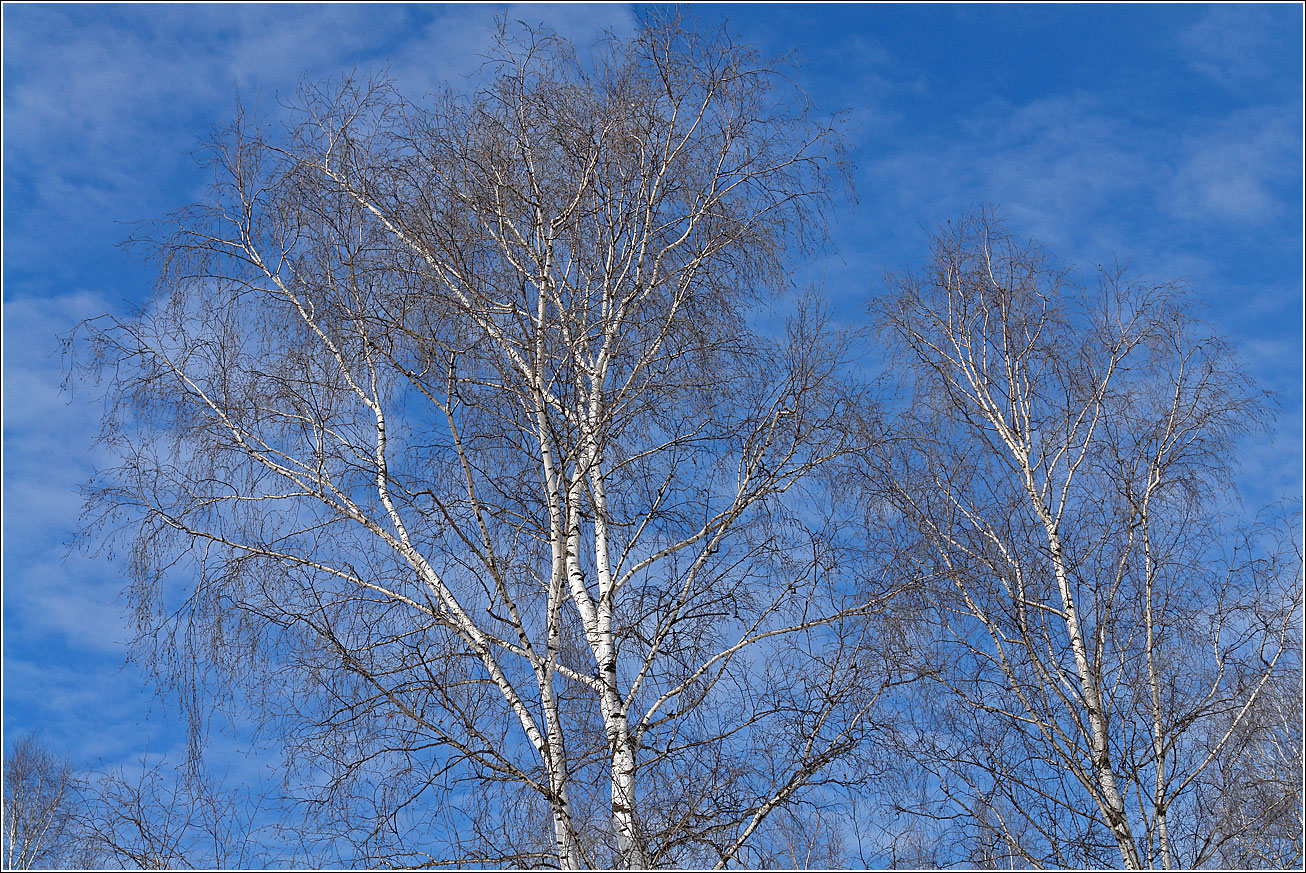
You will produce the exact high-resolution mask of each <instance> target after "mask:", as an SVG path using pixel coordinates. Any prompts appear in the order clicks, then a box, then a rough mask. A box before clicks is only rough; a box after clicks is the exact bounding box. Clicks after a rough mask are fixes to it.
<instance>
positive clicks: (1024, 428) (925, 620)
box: [874, 214, 1302, 869]
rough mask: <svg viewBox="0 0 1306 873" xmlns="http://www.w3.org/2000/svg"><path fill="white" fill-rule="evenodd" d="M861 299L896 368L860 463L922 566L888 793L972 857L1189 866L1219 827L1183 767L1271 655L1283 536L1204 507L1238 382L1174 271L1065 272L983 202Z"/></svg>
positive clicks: (1222, 488)
mask: <svg viewBox="0 0 1306 873" xmlns="http://www.w3.org/2000/svg"><path fill="white" fill-rule="evenodd" d="M875 309H876V311H877V314H878V317H879V319H880V323H881V326H882V329H883V331H884V335H885V336H887V337H888V338H889V339H890V340H891V342H892V343H893V344H894V346H895V348H897V349H898V350H899V351H900V352H901V355H900V360H899V364H900V366H901V369H900V371H899V372H900V373H901V374H902V375H903V376H905V377H906V379H909V380H912V382H911V383H909V384H914V392H913V393H912V394H911V398H910V404H911V405H910V408H909V409H908V410H907V411H905V412H904V413H903V415H902V417H901V419H900V420H899V421H898V422H897V431H898V434H899V436H900V437H902V439H901V440H899V441H897V442H895V443H894V445H893V448H892V450H888V449H886V450H885V451H882V452H879V453H878V454H877V457H878V460H877V462H876V472H875V474H874V477H875V483H876V488H878V489H880V491H879V493H880V494H881V496H882V498H883V501H884V503H883V507H884V508H883V514H884V517H885V519H886V526H888V525H896V527H897V530H898V535H899V536H900V537H901V539H900V540H899V546H900V548H901V552H900V555H901V556H902V559H901V561H900V563H899V565H898V566H899V570H900V572H903V573H906V574H909V575H914V576H915V577H916V578H918V579H919V580H921V581H922V583H929V584H928V586H927V587H922V588H921V589H920V591H921V599H920V601H919V602H918V603H917V611H916V613H915V616H914V617H910V618H911V623H912V626H913V628H914V630H913V633H915V634H917V636H916V639H917V640H918V644H917V645H916V646H915V647H914V649H913V650H914V651H915V652H916V653H917V661H916V663H917V665H918V667H919V670H920V672H921V673H922V674H923V675H927V676H928V677H929V686H930V689H931V690H930V693H928V694H924V693H922V694H918V695H915V696H913V697H912V698H911V699H908V700H905V701H904V703H903V706H904V709H905V710H906V711H908V712H910V713H911V718H910V719H909V721H908V726H907V727H905V728H904V729H903V732H902V733H901V734H900V735H899V736H898V739H897V741H896V747H898V748H902V749H904V750H908V751H910V752H911V760H912V761H913V762H915V763H916V764H918V765H920V766H921V767H923V772H924V774H925V775H926V776H927V778H928V781H929V789H928V790H927V791H926V792H925V794H924V795H923V797H922V800H921V802H920V803H919V804H917V805H916V806H915V807H914V811H915V812H917V813H919V814H922V815H925V816H930V817H934V818H936V819H938V820H940V821H948V820H951V821H956V822H959V828H960V829H961V831H963V832H964V833H965V834H966V835H967V840H968V842H969V845H970V849H969V850H968V852H969V860H971V861H972V862H976V863H981V864H1003V865H1006V864H1011V863H1015V864H1018V865H1025V864H1033V865H1038V866H1045V865H1054V866H1069V867H1076V866H1089V867H1095V866H1118V865H1123V866H1124V867H1127V868H1131V869H1137V868H1141V867H1159V868H1165V869H1171V868H1174V867H1177V866H1186V865H1190V864H1202V863H1209V862H1210V860H1211V857H1212V856H1211V854H1210V851H1209V849H1210V847H1211V846H1212V845H1214V844H1216V843H1220V842H1223V841H1225V840H1227V839H1228V838H1229V837H1230V836H1232V835H1231V834H1229V833H1225V832H1223V829H1226V828H1227V827H1229V826H1232V825H1234V824H1235V822H1233V820H1232V819H1230V818H1229V817H1227V816H1226V817H1220V816H1214V815H1210V814H1208V813H1207V812H1203V810H1202V809H1201V808H1200V807H1201V806H1202V805H1203V804H1202V803H1200V802H1199V799H1200V797H1201V796H1203V795H1205V796H1206V797H1208V798H1209V794H1208V793H1207V792H1208V789H1209V786H1207V787H1204V786H1206V785H1207V784H1206V782H1205V781H1204V780H1207V779H1208V778H1210V777H1212V776H1213V775H1214V774H1215V773H1216V772H1217V771H1218V770H1219V769H1220V768H1222V767H1224V766H1225V765H1226V764H1228V763H1231V762H1233V761H1235V760H1236V759H1238V757H1239V753H1238V746H1239V745H1240V744H1241V742H1242V740H1240V739H1239V737H1240V736H1242V735H1243V733H1244V731H1247V730H1249V729H1250V728H1251V727H1252V721H1253V720H1254V719H1255V718H1257V717H1258V716H1257V715H1256V713H1257V712H1258V711H1259V710H1260V708H1261V707H1262V706H1263V704H1264V703H1265V702H1266V699H1267V691H1268V690H1269V689H1272V688H1273V687H1274V686H1273V684H1272V683H1277V682H1280V681H1283V680H1284V677H1292V676H1298V675H1299V674H1298V673H1297V672H1295V671H1296V670H1298V667H1297V664H1298V662H1297V660H1296V655H1295V652H1296V650H1297V648H1298V647H1299V645H1300V607H1301V585H1302V575H1301V561H1300V549H1299V547H1298V548H1297V549H1286V550H1285V549H1275V548H1270V549H1267V548H1265V547H1264V546H1263V540H1264V537H1263V536H1259V535H1252V536H1249V537H1248V538H1247V539H1246V540H1245V541H1243V540H1240V539H1239V538H1238V536H1237V530H1236V526H1235V525H1233V524H1232V523H1231V522H1230V520H1229V519H1230V516H1231V514H1232V513H1233V512H1235V511H1236V506H1232V505H1231V504H1230V485H1229V482H1230V474H1231V471H1232V469H1233V468H1234V466H1235V463H1236V452H1237V447H1238V439H1239V437H1240V436H1241V435H1242V434H1244V433H1246V432H1247V431H1248V430H1249V429H1251V428H1255V427H1256V426H1257V425H1258V423H1259V422H1260V421H1261V420H1262V417H1263V415H1264V407H1263V405H1262V399H1261V398H1260V397H1259V396H1258V395H1257V394H1256V392H1255V391H1254V389H1253V386H1251V384H1250V383H1249V381H1248V380H1247V379H1246V378H1245V377H1244V376H1243V374H1242V373H1243V371H1242V370H1241V369H1240V367H1239V366H1238V364H1237V362H1236V360H1235V359H1234V357H1233V354H1232V351H1231V349H1230V347H1229V345H1228V344H1227V343H1226V342H1224V341H1223V340H1221V339H1220V338H1218V337H1216V336H1214V335H1212V333H1211V332H1210V331H1209V330H1208V329H1207V328H1205V327H1204V326H1203V325H1202V324H1201V323H1200V322H1199V321H1198V320H1197V319H1196V317H1195V316H1194V314H1193V307H1192V304H1191V302H1190V300H1189V297H1188V295H1187V293H1186V292H1185V290H1184V289H1183V288H1181V287H1179V286H1176V285H1169V284H1155V283H1147V282H1141V281H1138V280H1135V279H1132V278H1131V277H1130V276H1129V275H1128V273H1127V272H1125V271H1123V270H1106V271H1103V272H1102V273H1101V275H1100V277H1099V280H1098V281H1097V282H1096V283H1084V282H1082V281H1081V280H1080V279H1079V278H1078V277H1077V276H1076V274H1074V273H1073V272H1070V271H1068V270H1066V269H1064V268H1062V267H1061V266H1059V265H1058V264H1057V263H1056V262H1055V261H1054V260H1053V259H1052V258H1051V257H1050V256H1049V255H1048V254H1047V253H1046V252H1044V251H1043V250H1042V249H1041V248H1040V247H1038V246H1037V245H1036V244H1033V243H1023V242H1021V241H1020V240H1018V239H1016V238H1015V237H1013V236H1012V235H1010V234H1009V233H1007V232H1006V231H1005V229H1004V227H1003V226H1002V224H1001V222H1000V221H997V220H995V219H994V218H993V217H992V216H990V215H987V214H980V215H978V216H973V217H969V218H966V219H963V220H960V221H957V222H951V223H949V224H948V225H947V227H946V228H945V229H944V230H943V231H942V232H941V233H940V234H939V236H938V237H937V238H936V240H935V244H934V249H933V256H932V261H931V263H930V265H929V267H928V269H927V270H926V271H925V272H924V273H923V274H921V275H912V276H902V277H897V278H895V279H894V280H893V281H892V283H891V290H890V293H889V294H888V295H886V296H885V297H884V298H883V299H882V300H880V301H878V302H877V303H876V305H875ZM1297 524H1299V520H1297V521H1286V520H1285V521H1281V522H1280V523H1279V524H1278V525H1277V526H1276V527H1274V530H1273V532H1278V533H1279V534H1280V535H1281V536H1282V534H1283V533H1284V532H1287V531H1290V530H1292V529H1293V528H1294V527H1295V526H1296V525H1297ZM1261 533H1263V531H1262V532H1261ZM1282 538H1283V539H1285V540H1286V539H1287V538H1286V537H1282ZM926 592H928V593H926ZM903 615H904V617H909V613H907V612H906V611H904V612H903ZM1253 732H1254V731H1253ZM1199 789H1201V790H1199ZM1293 803H1294V804H1299V803H1300V800H1299V799H1294V801H1293ZM1180 832H1182V833H1183V835H1184V836H1183V837H1182V838H1178V837H1177V834H1179V833H1180Z"/></svg>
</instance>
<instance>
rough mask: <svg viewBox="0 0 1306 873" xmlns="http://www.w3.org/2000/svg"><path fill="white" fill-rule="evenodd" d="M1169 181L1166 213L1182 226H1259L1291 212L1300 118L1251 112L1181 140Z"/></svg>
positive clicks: (1296, 185) (1282, 112) (1272, 111)
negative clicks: (1203, 223)
mask: <svg viewBox="0 0 1306 873" xmlns="http://www.w3.org/2000/svg"><path fill="white" fill-rule="evenodd" d="M1180 156H1181V157H1180V163H1179V165H1178V166H1177V168H1176V170H1175V172H1174V175H1173V176H1172V177H1171V178H1170V179H1169V181H1168V189H1169V196H1170V202H1169V203H1168V204H1167V208H1168V210H1169V212H1170V214H1172V215H1174V216H1175V217H1177V218H1180V219H1183V220H1185V221H1216V222H1222V223H1231V224H1238V225H1242V226H1247V225H1264V224H1267V223H1270V222H1276V221H1281V220H1283V219H1284V218H1285V217H1286V215H1287V213H1288V211H1289V210H1290V209H1291V210H1293V211H1296V209H1295V207H1296V205H1297V204H1298V203H1299V197H1300V190H1301V189H1300V185H1301V177H1300V172H1299V171H1300V166H1301V164H1300V161H1301V116H1300V113H1294V112H1290V111H1287V110H1284V109H1275V108H1254V109H1247V110H1243V111H1241V112H1238V113H1235V114H1233V115H1232V116H1230V117H1228V118H1225V119H1223V120H1222V121H1221V122H1220V124H1219V125H1217V126H1215V127H1214V129H1211V130H1208V131H1200V132H1195V133H1192V134H1190V135H1188V136H1187V137H1185V138H1184V140H1183V142H1182V145H1181V147H1180Z"/></svg>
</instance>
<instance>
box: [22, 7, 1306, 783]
mask: <svg viewBox="0 0 1306 873" xmlns="http://www.w3.org/2000/svg"><path fill="white" fill-rule="evenodd" d="M692 13H693V14H694V15H695V16H697V17H698V18H700V19H702V20H703V21H705V22H714V21H716V20H718V19H719V18H720V17H721V16H725V17H726V18H728V20H729V22H730V27H731V29H732V31H733V32H734V33H735V35H736V37H737V38H738V39H739V40H741V41H745V42H752V43H756V44H758V45H760V46H761V47H762V48H763V50H764V51H766V52H768V53H776V54H778V53H784V52H793V53H795V54H796V55H797V56H798V57H799V58H800V59H801V60H802V61H803V62H804V66H802V67H801V69H800V70H799V71H798V72H797V73H796V80H797V81H798V83H799V84H800V85H801V86H802V87H803V88H804V89H805V90H806V92H807V93H808V94H809V96H810V97H811V99H812V100H813V102H814V103H815V105H816V106H817V107H818V108H819V109H820V110H823V111H828V112H833V111H845V112H846V118H847V122H848V135H849V143H850V146H851V158H852V161H853V165H854V183H855V187H856V196H857V202H856V204H855V205H852V204H845V205H842V206H840V207H838V209H837V210H836V212H835V213H834V215H833V243H834V246H833V251H832V253H831V254H830V255H829V256H828V257H826V258H825V259H823V260H822V261H820V262H819V263H816V264H813V265H811V266H809V267H807V268H806V270H807V271H808V272H809V273H810V278H811V279H813V280H816V281H819V282H821V283H822V284H823V286H824V288H825V290H826V293H828V294H829V296H830V298H831V301H832V304H833V306H834V307H835V309H836V311H837V312H840V313H842V314H844V315H845V316H846V317H848V318H856V317H859V314H860V312H861V308H862V306H863V304H864V302H865V301H866V300H867V299H868V298H869V297H870V296H871V295H874V294H876V293H878V292H879V291H880V290H881V289H882V288H883V275H884V273H885V272H886V271H887V270H901V269H905V268H909V267H911V266H912V265H913V264H918V263H920V261H921V259H922V258H923V256H924V254H925V252H926V250H927V248H928V235H929V232H930V230H931V229H932V228H934V227H935V226H936V225H938V224H939V223H941V222H942V221H943V220H944V219H947V218H949V217H950V216H953V215H956V214H958V213H959V212H962V211H965V210H968V209H971V208H974V207H976V206H978V205H981V204H996V205H998V206H1000V207H1001V209H1002V211H1003V212H1004V213H1005V214H1006V215H1007V216H1008V218H1009V220H1010V226H1011V228H1012V229H1013V230H1014V231H1015V232H1017V233H1018V234H1022V235H1029V236H1033V237H1036V238H1039V239H1041V240H1043V241H1044V242H1046V243H1047V244H1048V245H1049V247H1050V248H1051V249H1052V250H1054V251H1056V252H1058V253H1060V254H1061V255H1063V256H1064V257H1065V258H1066V259H1067V260H1068V261H1070V262H1072V263H1074V264H1077V265H1079V266H1081V267H1086V268H1088V269H1092V268H1093V267H1094V266H1095V265H1097V264H1100V263H1108V262H1110V261H1112V260H1115V259H1119V260H1125V259H1131V260H1132V261H1133V263H1134V265H1135V268H1136V270H1137V273H1138V274H1139V275H1141V276H1145V277H1148V278H1154V279H1158V280H1168V279H1185V280H1187V281H1188V282H1190V283H1191V284H1192V285H1193V287H1194V288H1195V289H1196V290H1197V293H1198V295H1199V297H1200V298H1201V300H1202V301H1203V302H1204V303H1205V304H1206V306H1207V315H1208V317H1209V318H1210V319H1211V320H1212V321H1213V322H1214V323H1215V324H1216V326H1217V327H1218V329H1219V330H1221V331H1222V332H1224V333H1226V334H1228V335H1231V336H1233V337H1235V338H1236V339H1237V341H1238V343H1239V346H1240V348H1241V351H1242V354H1243V356H1244V358H1245V360H1246V361H1247V364H1248V367H1249V368H1250V370H1251V372H1252V373H1253V375H1254V376H1255V377H1256V378H1257V379H1258V381H1259V382H1260V384H1261V385H1262V386H1263V387H1265V388H1267V389H1269V390H1270V391H1272V392H1273V394H1274V396H1275V398H1276V400H1277V402H1278V404H1279V405H1280V407H1281V412H1282V414H1281V416H1280V418H1279V420H1278V422H1277V423H1276V425H1275V426H1274V428H1273V429H1272V431H1271V433H1269V434H1267V435H1265V436H1263V437H1258V438H1256V439H1253V440H1250V441H1248V443H1247V444H1246V446H1245V455H1246V466H1245V468H1244V476H1243V479H1242V486H1243V489H1244V493H1245V495H1246V497H1247V500H1248V502H1249V503H1255V504H1259V503H1263V502H1265V501H1268V500H1272V499H1275V498H1277V497H1282V496H1291V495H1300V493H1301V482H1302V467H1301V449H1302V133H1301V131H1302V90H1301V73H1302V54H1301V45H1302V42H1301V40H1302V11H1301V8H1300V7H1299V6H1298V5H1297V4H1295V3H1289V4H1279V5H1257V6H1204V5H1185V6H1175V5H1164V4H1163V5H1148V6H1114V5H1092V6H1028V5H1012V6H988V5H984V6H980V5H975V6H971V5H948V6H906V5H834V4H830V5H812V4H804V5H802V6H799V5H788V4H778V5H766V6H761V5H749V4H741V5H703V6H696V7H694V8H693V9H692ZM496 14H505V15H506V16H507V17H508V18H510V19H521V20H523V21H526V22H528V23H531V24H538V23H545V24H547V25H549V26H551V27H553V28H554V29H556V30H558V31H560V32H562V33H564V34H565V35H567V36H570V37H571V38H572V39H574V40H575V41H577V42H578V43H580V44H584V43H586V42H588V41H590V40H591V39H592V38H594V37H596V36H599V35H600V34H601V33H602V32H603V31H604V30H605V29H608V28H611V29H613V30H616V31H618V32H622V31H626V30H629V29H630V28H631V27H632V22H633V14H632V8H631V7H627V6H620V5H562V6H551V5H531V6H512V7H501V6H491V5H475V6H472V5H463V6H438V5H437V6H407V5H380V4H376V5H370V6H368V7H366V8H363V7H358V6H348V5H330V6H288V5H284V6H252V5H245V6H216V5H193V6H154V5H150V6H146V5H134V6H106V5H63V6H54V5H18V4H5V6H4V12H3V15H4V36H3V42H4V44H3V48H4V60H3V65H4V97H3V106H4V133H3V136H4V140H3V148H4V195H3V196H4V232H3V260H4V270H3V276H4V291H3V302H4V307H3V324H4V350H3V366H4V371H3V372H4V385H3V388H4V399H3V414H4V423H3V435H4V445H3V451H4V458H3V460H4V466H3V485H4V516H3V535H4V540H3V559H4V628H3V629H4V644H3V645H4V692H3V694H4V731H5V737H6V740H5V745H6V749H7V748H8V747H9V744H10V742H12V737H13V736H15V735H16V733H17V732H18V731H21V730H26V729H39V730H40V731H41V732H43V733H44V734H45V735H46V736H47V737H48V739H49V740H50V741H51V742H52V744H54V745H55V746H57V747H60V748H63V749H64V750H66V751H67V752H68V753H70V754H71V755H72V756H73V757H75V758H76V759H78V760H81V761H86V762H94V761H95V760H97V759H103V760H105V761H109V762H112V761H123V760H128V759H131V758H133V757H134V756H136V755H138V754H139V753H140V752H142V751H144V749H145V745H146V740H147V738H148V742H149V746H150V749H151V751H153V752H161V753H167V752H169V751H170V750H172V749H174V748H175V747H176V744H177V742H178V737H179V734H178V731H177V729H176V726H175V724H169V722H168V721H167V719H166V718H165V714H164V708H162V707H160V706H158V705H152V704H151V696H150V693H149V690H148V687H147V686H146V685H145V682H144V677H143V674H142V672H141V671H140V670H139V669H137V668H136V667H133V666H127V667H125V668H124V667H123V654H124V650H123V648H122V642H123V641H124V640H125V639H126V637H127V635H128V633H129V629H128V626H127V624H126V622H125V620H124V618H123V615H122V609H123V604H122V603H121V601H120V600H118V599H117V592H118V591H119V589H120V588H121V586H122V584H123V577H122V575H121V574H120V572H119V570H118V569H117V563H116V561H117V560H120V558H119V557H117V556H112V555H104V554H101V555H98V556H97V555H93V554H88V553H85V552H82V551H74V552H72V553H68V551H67V549H66V545H67V543H68V542H69V541H70V540H71V538H72V536H73V534H74V531H75V529H76V524H77V517H78V511H79V507H80V497H79V495H78V486H79V485H80V484H81V483H82V482H84V481H85V480H86V479H87V478H88V477H89V476H90V474H91V472H92V470H93V468H94V467H95V465H96V464H97V462H98V463H103V462H104V458H103V457H101V456H100V454H99V452H100V450H99V449H97V448H95V447H94V445H93V439H94V434H95V430H96V419H97V410H96V394H95V391H94V389H93V388H92V387H85V388H81V389H79V390H77V391H75V392H74V393H72V394H68V393H61V391H60V382H61V374H62V366H63V365H62V360H61V357H60V354H59V348H60V345H59V344H60V338H61V337H62V336H63V335H65V334H66V333H67V332H68V331H69V330H70V329H71V328H72V326H73V325H74V324H75V323H76V322H77V321H78V320H79V319H81V318H85V317H89V316H93V315H96V314H99V313H102V312H109V311H112V312H117V313H123V312H126V311H129V310H130V308H131V307H133V306H138V305H141V304H143V303H145V302H146V301H147V300H148V298H149V295H150V293H151V290H152V283H153V268H152V267H151V266H150V265H148V264H146V263H143V262H141V261H140V260H139V259H136V258H134V256H132V255H131V254H130V253H128V252H126V251H124V250H122V249H121V248H119V247H117V246H116V244H117V243H118V242H119V241H121V240H122V239H124V238H125V237H126V236H127V235H128V234H129V232H130V222H132V221H135V220H138V219H146V218H152V217H157V216H159V215H160V214H162V213H163V212H165V211H168V210H170V209H173V208H176V207H179V206H182V205H184V204H186V203H188V202H191V201H192V200H194V199H196V198H197V197H198V196H199V195H200V192H201V191H202V189H203V186H204V184H205V181H206V178H205V175H204V172H203V170H202V169H201V168H200V167H199V166H198V165H197V164H196V163H195V161H194V159H193V158H192V157H191V154H190V153H191V152H193V151H194V150H195V148H196V146H197V145H198V142H199V140H200V138H201V137H203V136H204V135H205V134H206V133H207V132H208V131H209V130H210V128H211V127H212V126H214V125H218V124H221V123H222V122H223V121H225V120H227V119H229V118H230V117H231V115H232V112H233V105H234V98H235V95H236V93H237V92H239V94H240V96H241V98H242V99H243V100H244V101H246V102H247V103H250V104H254V105H256V106H258V107H260V108H262V109H271V108H274V107H275V105H276V100H277V98H278V97H279V96H288V95H290V94H292V93H293V90H294V88H295V85H296V82H297V80H298V79H299V77H300V76H301V75H307V76H308V77H310V78H318V77H323V76H326V75H329V74H331V73H333V72H335V71H337V70H339V69H340V68H342V67H346V68H348V67H358V68H360V69H374V68H381V67H388V69H389V70H390V72H391V73H392V75H394V77H395V78H396V79H397V80H398V82H399V85H400V88H401V89H402V90H403V91H404V92H405V93H407V94H408V95H410V96H413V97H416V96H418V95H420V94H421V93H423V92H425V91H429V90H431V89H433V88H434V87H435V86H437V85H438V84H439V83H441V82H443V81H445V80H447V79H453V80H455V81H461V79H460V78H459V77H461V76H462V75H464V74H466V73H469V72H471V71H473V70H474V69H475V67H476V65H477V63H478V55H479V53H480V52H481V51H482V50H483V49H484V48H485V46H486V45H487V43H488V35H489V29H490V27H491V26H492V23H493V18H494V16H495V15H496Z"/></svg>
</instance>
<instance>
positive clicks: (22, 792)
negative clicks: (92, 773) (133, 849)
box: [3, 734, 95, 870]
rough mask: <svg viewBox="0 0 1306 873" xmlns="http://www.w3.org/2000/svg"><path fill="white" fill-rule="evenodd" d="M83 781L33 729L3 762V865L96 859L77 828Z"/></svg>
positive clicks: (64, 863) (83, 863) (71, 863)
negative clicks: (32, 732) (34, 733)
mask: <svg viewBox="0 0 1306 873" xmlns="http://www.w3.org/2000/svg"><path fill="white" fill-rule="evenodd" d="M81 789H82V781H81V779H80V778H79V776H78V774H77V772H76V770H75V769H74V768H73V765H72V763H71V762H70V761H68V760H67V759H66V758H63V757H60V756H59V755H57V754H55V753H54V752H52V751H50V750H49V749H48V748H47V747H46V746H45V744H44V743H42V742H41V741H40V740H39V739H37V738H36V737H35V736H32V735H31V734H24V735H23V736H21V737H19V738H18V740H17V741H16V742H15V743H14V747H13V750H12V751H11V752H10V753H9V754H8V755H7V756H6V757H5V762H4V816H3V818H4V858H3V860H4V868H5V869H6V870H32V869H41V868H51V867H82V866H89V865H91V864H94V863H95V861H94V858H93V856H92V855H91V853H90V852H88V851H87V848H88V846H87V843H86V842H85V840H84V839H83V837H82V829H81V818H80V813H81Z"/></svg>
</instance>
